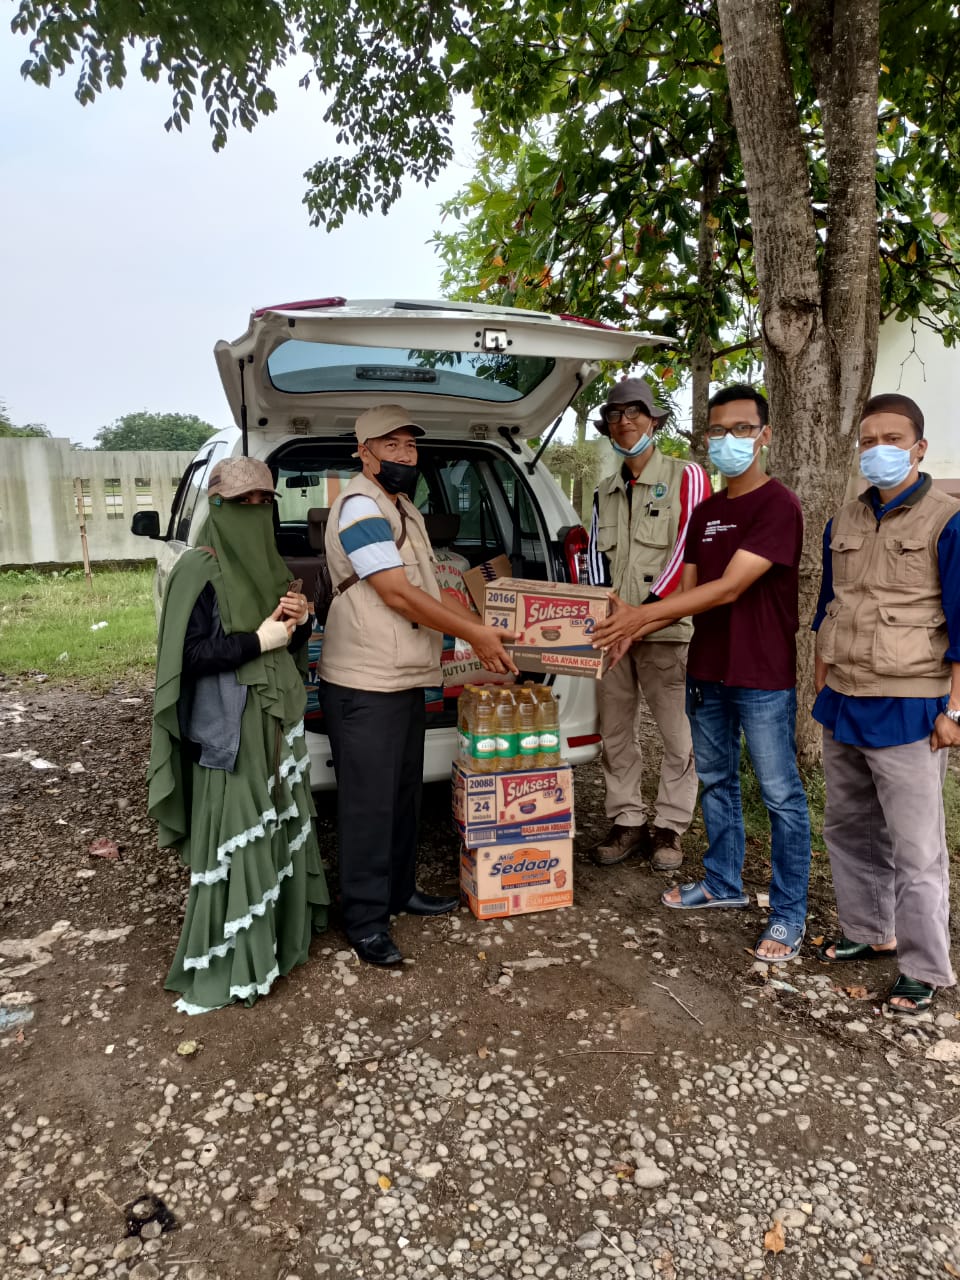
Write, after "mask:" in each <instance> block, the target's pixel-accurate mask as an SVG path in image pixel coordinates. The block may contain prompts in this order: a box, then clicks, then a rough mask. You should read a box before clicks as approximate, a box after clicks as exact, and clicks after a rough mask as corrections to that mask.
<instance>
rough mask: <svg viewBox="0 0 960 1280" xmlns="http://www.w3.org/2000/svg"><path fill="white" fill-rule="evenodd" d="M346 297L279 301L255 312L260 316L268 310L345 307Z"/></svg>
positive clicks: (307, 309)
mask: <svg viewBox="0 0 960 1280" xmlns="http://www.w3.org/2000/svg"><path fill="white" fill-rule="evenodd" d="M346 302H347V300H346V298H313V299H312V300H311V301H309V302H278V303H277V304H276V305H275V306H273V307H258V308H257V310H256V311H255V312H254V313H253V314H254V315H255V316H257V317H258V318H259V317H260V316H262V315H266V313H267V312H268V311H320V310H322V308H323V307H343V306H345V305H346Z"/></svg>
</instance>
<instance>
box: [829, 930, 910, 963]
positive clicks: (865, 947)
mask: <svg viewBox="0 0 960 1280" xmlns="http://www.w3.org/2000/svg"><path fill="white" fill-rule="evenodd" d="M831 947H833V948H834V954H833V955H832V956H828V955H827V952H828V951H829V950H830V948H831ZM815 954H816V957H817V959H818V960H822V961H823V963H824V964H846V963H849V962H850V961H851V960H885V959H886V958H887V957H888V956H895V955H896V954H897V948H896V947H892V948H891V949H890V950H889V951H878V950H877V949H876V947H874V946H871V945H870V943H869V942H853V941H852V940H851V939H850V938H847V937H845V936H844V934H842V933H841V935H840V937H839V938H825V939H824V941H823V942H821V944H820V946H819V947H817V948H816V950H815Z"/></svg>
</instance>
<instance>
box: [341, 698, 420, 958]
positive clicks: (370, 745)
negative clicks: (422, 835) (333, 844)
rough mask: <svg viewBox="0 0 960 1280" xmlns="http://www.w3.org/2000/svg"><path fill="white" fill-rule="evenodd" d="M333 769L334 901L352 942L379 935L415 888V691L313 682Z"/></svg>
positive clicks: (417, 718)
mask: <svg viewBox="0 0 960 1280" xmlns="http://www.w3.org/2000/svg"><path fill="white" fill-rule="evenodd" d="M320 705H321V706H322V708H323V718H324V728H325V729H326V731H327V734H328V736H329V738H330V747H331V750H332V752H333V767H334V771H335V772H336V775H337V840H338V845H339V848H338V851H337V853H338V862H339V867H340V906H341V910H342V913H343V923H344V929H345V930H346V934H347V937H348V938H349V939H350V941H351V942H357V941H358V940H359V939H361V938H368V937H370V936H371V935H372V934H374V933H385V932H386V931H387V930H388V928H389V924H390V916H391V914H393V913H395V912H397V911H400V910H402V908H403V907H404V906H405V905H406V904H407V902H409V900H410V897H411V895H412V893H413V891H414V889H415V888H416V884H417V882H416V872H417V826H418V823H419V820H420V793H421V790H422V787H423V735H424V732H425V729H426V710H425V706H424V699H423V690H422V689H404V690H402V691H401V692H399V693H368V692H366V691H365V690H363V689H347V688H344V687H343V686H342V685H337V684H329V683H327V681H325V680H321V681H320Z"/></svg>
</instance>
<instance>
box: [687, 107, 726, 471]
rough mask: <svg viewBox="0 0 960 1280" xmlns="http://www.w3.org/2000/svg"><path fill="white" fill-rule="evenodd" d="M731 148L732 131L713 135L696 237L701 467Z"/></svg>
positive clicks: (695, 426)
mask: <svg viewBox="0 0 960 1280" xmlns="http://www.w3.org/2000/svg"><path fill="white" fill-rule="evenodd" d="M729 149H730V132H729V130H727V131H725V132H724V131H721V132H720V133H719V135H714V137H713V139H712V140H711V142H710V143H709V145H708V146H707V149H706V151H705V153H704V157H703V168H702V173H703V182H702V185H701V188H700V225H699V229H698V236H697V286H698V288H699V292H700V299H701V302H700V311H699V314H698V316H697V322H696V334H695V337H694V342H693V353H692V355H691V358H690V374H691V383H692V386H691V391H692V403H693V413H692V422H691V433H692V438H691V441H690V456H691V457H692V458H693V459H694V461H696V462H699V463H700V465H701V466H703V465H704V464H705V463H706V460H707V419H708V416H709V414H708V411H707V401H708V400H709V398H710V381H711V379H712V377H713V335H712V333H711V316H710V315H708V314H707V313H708V311H712V309H713V307H712V303H713V298H714V292H715V289H716V267H715V263H714V257H715V254H716V251H717V232H716V227H717V222H716V219H715V218H714V214H713V207H714V204H715V203H716V199H717V195H718V194H719V191H720V176H721V174H722V172H723V168H724V165H725V164H726V160H727V152H728V151H729Z"/></svg>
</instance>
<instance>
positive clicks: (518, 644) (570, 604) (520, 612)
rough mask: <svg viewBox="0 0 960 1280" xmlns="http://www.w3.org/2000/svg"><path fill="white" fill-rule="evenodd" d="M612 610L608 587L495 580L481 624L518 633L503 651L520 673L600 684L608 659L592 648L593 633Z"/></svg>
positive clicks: (488, 588) (485, 601) (485, 600)
mask: <svg viewBox="0 0 960 1280" xmlns="http://www.w3.org/2000/svg"><path fill="white" fill-rule="evenodd" d="M611 608H612V606H611V603H610V592H609V589H608V588H607V587H587V586H579V585H577V584H574V583H570V582H533V581H529V580H527V579H523V578H498V579H497V580H496V581H495V582H490V583H488V584H487V586H486V590H485V592H484V597H483V620H484V622H485V623H486V624H487V625H488V626H491V627H501V628H503V629H504V630H506V631H514V632H516V635H517V638H516V641H515V642H514V643H513V644H510V645H507V646H506V647H507V649H508V650H509V651H510V653H511V655H512V657H513V660H514V662H515V663H516V664H517V666H518V667H519V668H520V670H521V671H542V672H546V673H549V672H556V673H558V674H559V673H562V674H564V675H570V676H590V677H592V678H593V679H599V678H600V676H602V675H603V673H604V672H605V671H606V669H607V666H608V659H607V656H606V655H605V654H604V653H603V651H602V650H600V649H594V648H593V646H592V640H593V633H594V631H595V630H596V627H597V623H599V622H601V621H603V619H604V618H606V617H607V616H608V615H609V613H610V611H611Z"/></svg>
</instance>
